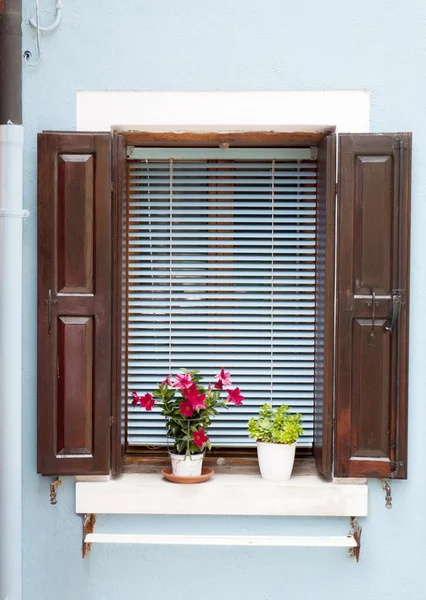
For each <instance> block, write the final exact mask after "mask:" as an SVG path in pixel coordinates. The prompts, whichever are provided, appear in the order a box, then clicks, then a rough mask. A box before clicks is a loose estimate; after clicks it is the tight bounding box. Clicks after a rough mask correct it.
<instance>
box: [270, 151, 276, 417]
mask: <svg viewBox="0 0 426 600" xmlns="http://www.w3.org/2000/svg"><path fill="white" fill-rule="evenodd" d="M271 201H272V209H271V356H270V359H271V389H270V404H271V406H272V404H273V393H274V274H275V273H274V266H275V265H274V251H275V243H274V242H275V240H274V238H275V159H274V160H273V161H272V192H271Z"/></svg>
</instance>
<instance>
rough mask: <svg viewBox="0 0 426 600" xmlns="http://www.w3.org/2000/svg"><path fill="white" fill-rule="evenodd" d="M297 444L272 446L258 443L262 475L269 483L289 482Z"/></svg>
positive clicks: (266, 443)
mask: <svg viewBox="0 0 426 600" xmlns="http://www.w3.org/2000/svg"><path fill="white" fill-rule="evenodd" d="M295 452H296V443H294V444H291V445H289V444H271V443H268V442H257V458H258V461H259V468H260V474H261V475H262V478H263V479H267V480H268V481H287V480H288V479H290V477H291V472H292V470H293V464H294V456H295Z"/></svg>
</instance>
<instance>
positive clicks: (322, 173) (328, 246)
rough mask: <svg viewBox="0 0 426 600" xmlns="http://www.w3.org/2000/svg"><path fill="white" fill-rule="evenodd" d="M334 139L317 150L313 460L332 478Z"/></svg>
mask: <svg viewBox="0 0 426 600" xmlns="http://www.w3.org/2000/svg"><path fill="white" fill-rule="evenodd" d="M335 203H336V136H335V134H333V135H329V136H327V137H326V138H324V139H323V140H322V141H321V143H320V144H319V147H318V196H317V213H316V215H317V218H316V225H317V227H316V240H317V243H316V277H315V372H314V444H313V446H314V456H315V462H316V465H317V469H318V471H319V472H320V473H321V474H322V475H324V476H326V477H327V478H330V477H331V474H332V436H333V357H334V352H333V348H334V254H335V247H334V245H335V235H334V232H335Z"/></svg>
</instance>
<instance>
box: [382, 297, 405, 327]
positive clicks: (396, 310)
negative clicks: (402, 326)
mask: <svg viewBox="0 0 426 600" xmlns="http://www.w3.org/2000/svg"><path fill="white" fill-rule="evenodd" d="M400 292H401V290H394V292H393V294H392V317H391V322H390V325H386V326H385V330H386V331H387V332H388V333H392V331H393V330H394V329H395V325H396V323H397V321H398V318H399V314H400V312H401V305H402V295H401V293H400Z"/></svg>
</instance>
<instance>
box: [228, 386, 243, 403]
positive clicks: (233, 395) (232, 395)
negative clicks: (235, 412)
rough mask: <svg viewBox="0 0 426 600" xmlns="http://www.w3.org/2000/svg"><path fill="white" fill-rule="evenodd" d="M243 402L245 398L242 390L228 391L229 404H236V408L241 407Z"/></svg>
mask: <svg viewBox="0 0 426 600" xmlns="http://www.w3.org/2000/svg"><path fill="white" fill-rule="evenodd" d="M243 400H244V396H242V395H241V394H240V388H238V387H236V388H235V390H228V402H230V403H234V404H235V406H241V404H242V403H243Z"/></svg>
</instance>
